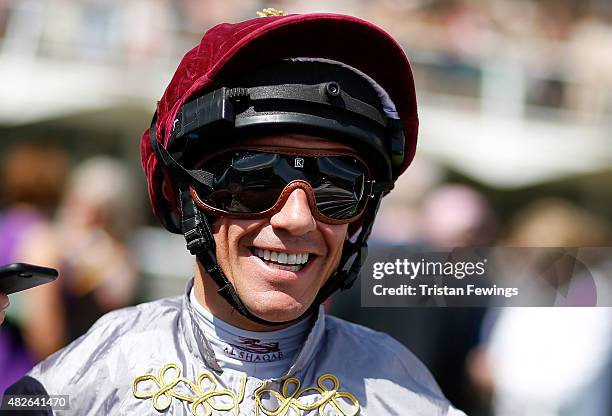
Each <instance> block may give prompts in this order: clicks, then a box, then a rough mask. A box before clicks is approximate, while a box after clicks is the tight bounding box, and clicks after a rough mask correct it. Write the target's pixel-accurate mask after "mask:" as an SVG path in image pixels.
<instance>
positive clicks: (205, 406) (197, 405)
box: [132, 364, 247, 416]
mask: <svg viewBox="0 0 612 416" xmlns="http://www.w3.org/2000/svg"><path fill="white" fill-rule="evenodd" d="M172 370H174V372H175V375H174V377H171V376H169V375H168V371H172ZM246 379H247V377H246V376H244V378H243V379H242V383H241V387H240V393H239V394H238V395H236V393H234V392H233V391H232V390H229V389H219V390H217V379H216V378H215V376H214V375H212V374H211V373H209V372H206V371H205V372H204V373H202V374H200V376H199V377H198V379H197V381H196V382H195V383H194V382H192V381H190V380H187V379H186V378H184V377H181V371H180V370H179V366H178V365H177V364H166V365H165V366H163V367H162V368H161V369H160V370H159V375H158V376H156V375H155V374H145V375H142V376H138V377H136V378H135V379H134V381H133V382H132V393H133V394H134V397H136V398H137V399H151V398H152V399H153V407H154V408H155V410H157V411H158V412H163V411H166V410H167V409H168V408H169V407H170V405H171V404H172V400H173V399H178V400H182V401H185V402H188V403H191V414H192V415H193V416H211V415H212V411H213V410H216V411H217V412H229V411H232V413H233V414H234V415H236V416H238V411H239V405H240V403H241V402H242V400H243V399H244V390H245V388H246ZM145 381H152V382H153V383H155V384H156V385H157V387H158V390H156V391H147V392H140V391H139V390H138V385H139V384H140V383H142V382H145ZM204 381H207V382H208V387H205V386H204V384H203V382H204ZM181 383H182V384H183V385H184V386H187V387H188V388H189V389H190V390H191V391H192V392H193V393H194V395H193V396H186V395H184V394H182V393H179V392H178V391H176V390H175V389H174V388H175V387H177V386H179V385H180V384H181ZM215 398H225V399H226V400H227V399H229V403H219V402H216V401H215V400H214V399H215ZM160 399H162V400H160Z"/></svg>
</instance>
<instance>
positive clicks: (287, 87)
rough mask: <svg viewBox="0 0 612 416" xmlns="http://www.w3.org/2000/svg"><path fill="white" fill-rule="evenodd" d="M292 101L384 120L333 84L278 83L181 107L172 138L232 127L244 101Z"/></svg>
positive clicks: (221, 92)
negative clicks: (236, 105)
mask: <svg viewBox="0 0 612 416" xmlns="http://www.w3.org/2000/svg"><path fill="white" fill-rule="evenodd" d="M271 100H278V101H294V102H306V103H310V104H315V105H325V106H331V107H336V108H341V109H343V110H345V111H347V112H348V113H353V114H356V115H358V116H361V117H365V118H367V119H369V120H371V121H373V122H375V123H377V124H379V125H380V126H382V127H383V128H386V127H387V125H388V122H389V121H388V120H389V119H388V118H387V117H386V116H385V115H383V114H381V112H380V111H379V110H378V109H376V108H375V107H374V106H371V105H370V104H368V103H366V102H363V101H361V100H358V99H356V98H353V97H352V96H351V95H349V94H347V93H346V92H344V91H342V89H341V88H340V85H339V84H338V83H337V82H334V81H332V82H325V83H321V84H317V85H302V84H281V85H273V86H262V87H251V88H227V87H221V88H219V89H216V90H214V91H211V92H209V93H207V94H205V95H203V96H201V97H198V98H196V99H194V100H192V101H189V102H187V103H185V105H183V108H182V111H181V112H180V114H179V116H178V118H177V122H178V126H177V129H176V133H175V134H176V137H182V136H185V135H188V134H190V133H192V132H195V131H197V130H200V129H205V128H211V127H214V126H218V125H234V124H235V123H236V121H235V113H234V108H233V104H234V103H237V102H240V103H244V102H246V101H271Z"/></svg>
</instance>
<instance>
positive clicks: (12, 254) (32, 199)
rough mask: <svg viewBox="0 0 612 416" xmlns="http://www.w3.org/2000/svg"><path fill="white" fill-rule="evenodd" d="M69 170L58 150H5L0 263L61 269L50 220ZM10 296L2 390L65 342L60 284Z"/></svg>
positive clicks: (1, 344) (0, 339) (2, 339)
mask: <svg viewBox="0 0 612 416" xmlns="http://www.w3.org/2000/svg"><path fill="white" fill-rule="evenodd" d="M68 169H69V164H68V157H67V155H66V154H65V153H64V152H63V151H61V150H59V149H57V148H53V147H50V146H43V145H36V144H16V145H13V146H12V147H10V148H9V149H8V150H6V152H5V153H4V157H3V160H2V164H1V165H0V189H1V194H0V195H1V196H2V211H0V264H8V263H15V262H24V263H33V264H39V265H45V266H49V267H58V252H57V251H56V250H57V249H58V244H57V240H56V236H55V232H54V230H53V228H52V224H51V222H50V219H51V216H52V215H53V213H54V211H55V210H56V208H57V204H58V202H59V200H60V198H61V193H62V189H63V186H64V183H65V180H66V177H67V173H68ZM11 298H12V303H13V305H12V306H11V308H10V309H9V310H8V316H7V320H6V322H5V324H4V325H3V326H2V327H0V368H1V369H2V371H1V372H0V392H3V391H4V389H5V388H6V387H8V386H9V385H10V384H12V383H13V382H15V381H16V380H17V379H19V378H20V377H21V376H23V374H25V373H26V372H27V371H28V370H29V369H30V368H31V367H32V366H33V364H34V363H35V362H37V361H38V360H40V359H42V358H44V357H46V356H48V355H49V354H51V353H52V352H54V351H56V350H57V349H59V348H60V347H62V346H63V345H64V344H65V341H66V339H65V331H64V328H65V323H64V315H63V307H62V296H61V288H60V285H59V282H57V281H56V282H54V283H50V284H46V285H43V286H39V287H36V288H33V289H30V290H28V291H26V292H21V293H18V294H14V295H11ZM0 303H1V302H0Z"/></svg>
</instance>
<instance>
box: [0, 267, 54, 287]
mask: <svg viewBox="0 0 612 416" xmlns="http://www.w3.org/2000/svg"><path fill="white" fill-rule="evenodd" d="M58 276H59V272H58V271H57V270H55V269H52V268H49V267H42V266H35V265H33V264H27V263H12V264H6V265H4V266H0V292H4V293H7V294H11V293H15V292H20V291H22V290H26V289H30V288H33V287H36V286H40V285H43V284H45V283H49V282H52V281H54V280H55V279H57V278H58Z"/></svg>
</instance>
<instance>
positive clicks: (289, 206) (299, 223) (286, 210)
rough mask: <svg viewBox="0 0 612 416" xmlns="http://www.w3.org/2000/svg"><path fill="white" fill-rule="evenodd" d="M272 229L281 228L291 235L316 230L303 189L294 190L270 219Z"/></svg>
mask: <svg viewBox="0 0 612 416" xmlns="http://www.w3.org/2000/svg"><path fill="white" fill-rule="evenodd" d="M270 224H271V225H272V226H273V227H274V228H282V229H285V230H287V231H288V232H290V233H291V234H293V235H304V234H307V233H309V232H310V231H313V230H315V229H316V228H317V223H316V222H315V219H314V217H313V216H312V212H311V211H310V205H309V204H308V198H307V197H306V192H304V190H303V189H299V188H298V189H294V190H293V192H291V194H290V195H289V197H288V198H287V200H286V201H285V203H284V204H283V207H282V208H281V210H280V211H278V212H277V213H276V214H274V215H272V217H271V218H270Z"/></svg>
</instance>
